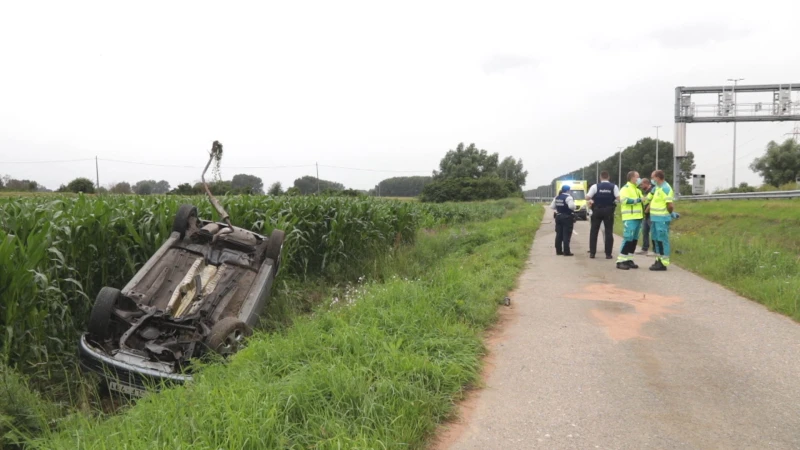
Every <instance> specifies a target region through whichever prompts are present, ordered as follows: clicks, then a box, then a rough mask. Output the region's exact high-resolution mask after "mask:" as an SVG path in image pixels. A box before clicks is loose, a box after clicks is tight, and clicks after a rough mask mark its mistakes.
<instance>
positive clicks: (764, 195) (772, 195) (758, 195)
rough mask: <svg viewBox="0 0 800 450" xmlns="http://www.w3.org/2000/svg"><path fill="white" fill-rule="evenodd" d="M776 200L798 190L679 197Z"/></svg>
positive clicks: (533, 200)
mask: <svg viewBox="0 0 800 450" xmlns="http://www.w3.org/2000/svg"><path fill="white" fill-rule="evenodd" d="M776 198H800V190H795V191H769V192H736V193H731V194H709V195H681V196H680V197H679V200H682V201H687V200H688V201H696V200H758V199H764V200H770V199H776ZM551 200H552V199H551V198H545V197H525V201H527V202H530V203H548V202H550V201H551Z"/></svg>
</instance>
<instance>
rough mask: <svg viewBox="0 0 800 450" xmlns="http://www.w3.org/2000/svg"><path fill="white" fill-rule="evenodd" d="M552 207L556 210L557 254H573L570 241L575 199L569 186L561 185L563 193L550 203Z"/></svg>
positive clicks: (573, 221)
mask: <svg viewBox="0 0 800 450" xmlns="http://www.w3.org/2000/svg"><path fill="white" fill-rule="evenodd" d="M550 209H552V210H554V211H555V212H556V214H555V221H556V255H564V256H572V255H573V253H572V252H571V251H570V250H569V241H570V240H571V239H572V227H573V225H574V223H575V220H574V218H573V214H574V211H575V200H573V199H572V196H571V195H569V186H566V185H565V186H561V193H560V194H558V196H556V198H554V199H553V202H552V203H550ZM562 244H563V247H562Z"/></svg>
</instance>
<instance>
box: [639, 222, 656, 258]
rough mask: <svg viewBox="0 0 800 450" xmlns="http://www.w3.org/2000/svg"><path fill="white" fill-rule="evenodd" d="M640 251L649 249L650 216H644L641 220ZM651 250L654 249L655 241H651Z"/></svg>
mask: <svg viewBox="0 0 800 450" xmlns="http://www.w3.org/2000/svg"><path fill="white" fill-rule="evenodd" d="M642 241H643V242H642V251H645V252H646V251H647V250H650V218H649V217H645V218H644V220H643V221H642ZM653 251H654V252H655V251H656V241H653Z"/></svg>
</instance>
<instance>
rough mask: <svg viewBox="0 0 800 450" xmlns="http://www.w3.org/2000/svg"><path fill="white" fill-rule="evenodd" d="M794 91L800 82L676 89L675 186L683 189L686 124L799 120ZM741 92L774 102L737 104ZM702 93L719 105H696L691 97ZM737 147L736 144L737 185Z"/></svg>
mask: <svg viewBox="0 0 800 450" xmlns="http://www.w3.org/2000/svg"><path fill="white" fill-rule="evenodd" d="M737 81H738V80H737ZM793 92H800V83H788V84H753V85H731V86H693V87H685V86H678V87H676V88H675V153H674V161H673V163H674V168H675V170H674V171H673V177H674V178H673V186H680V183H679V180H680V160H681V158H685V157H686V154H687V151H686V124H689V123H721V122H733V123H734V124H735V123H737V122H789V121H800V101H797V102H793V101H792V93H793ZM741 93H761V94H765V93H771V94H772V101H771V102H770V101H769V100H768V99H765V101H760V102H752V103H738V102H737V101H736V94H741ZM699 94H716V95H717V102H716V103H707V104H696V103H695V102H694V101H693V98H692V96H693V95H699ZM735 147H736V143H735V142H734V177H733V178H734V182H735V170H736V166H735V164H736V161H735V158H736V155H735Z"/></svg>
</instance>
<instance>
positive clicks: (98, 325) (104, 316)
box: [88, 287, 120, 341]
mask: <svg viewBox="0 0 800 450" xmlns="http://www.w3.org/2000/svg"><path fill="white" fill-rule="evenodd" d="M119 296H120V292H119V289H114V288H112V287H104V288H103V289H100V293H98V294H97V298H96V299H95V300H94V306H93V307H92V314H91V315H90V316H89V326H88V331H89V335H90V336H92V337H93V338H95V339H98V340H101V341H103V340H106V339H107V338H108V337H109V328H110V325H111V315H112V313H113V312H114V307H115V306H116V305H117V299H119Z"/></svg>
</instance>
